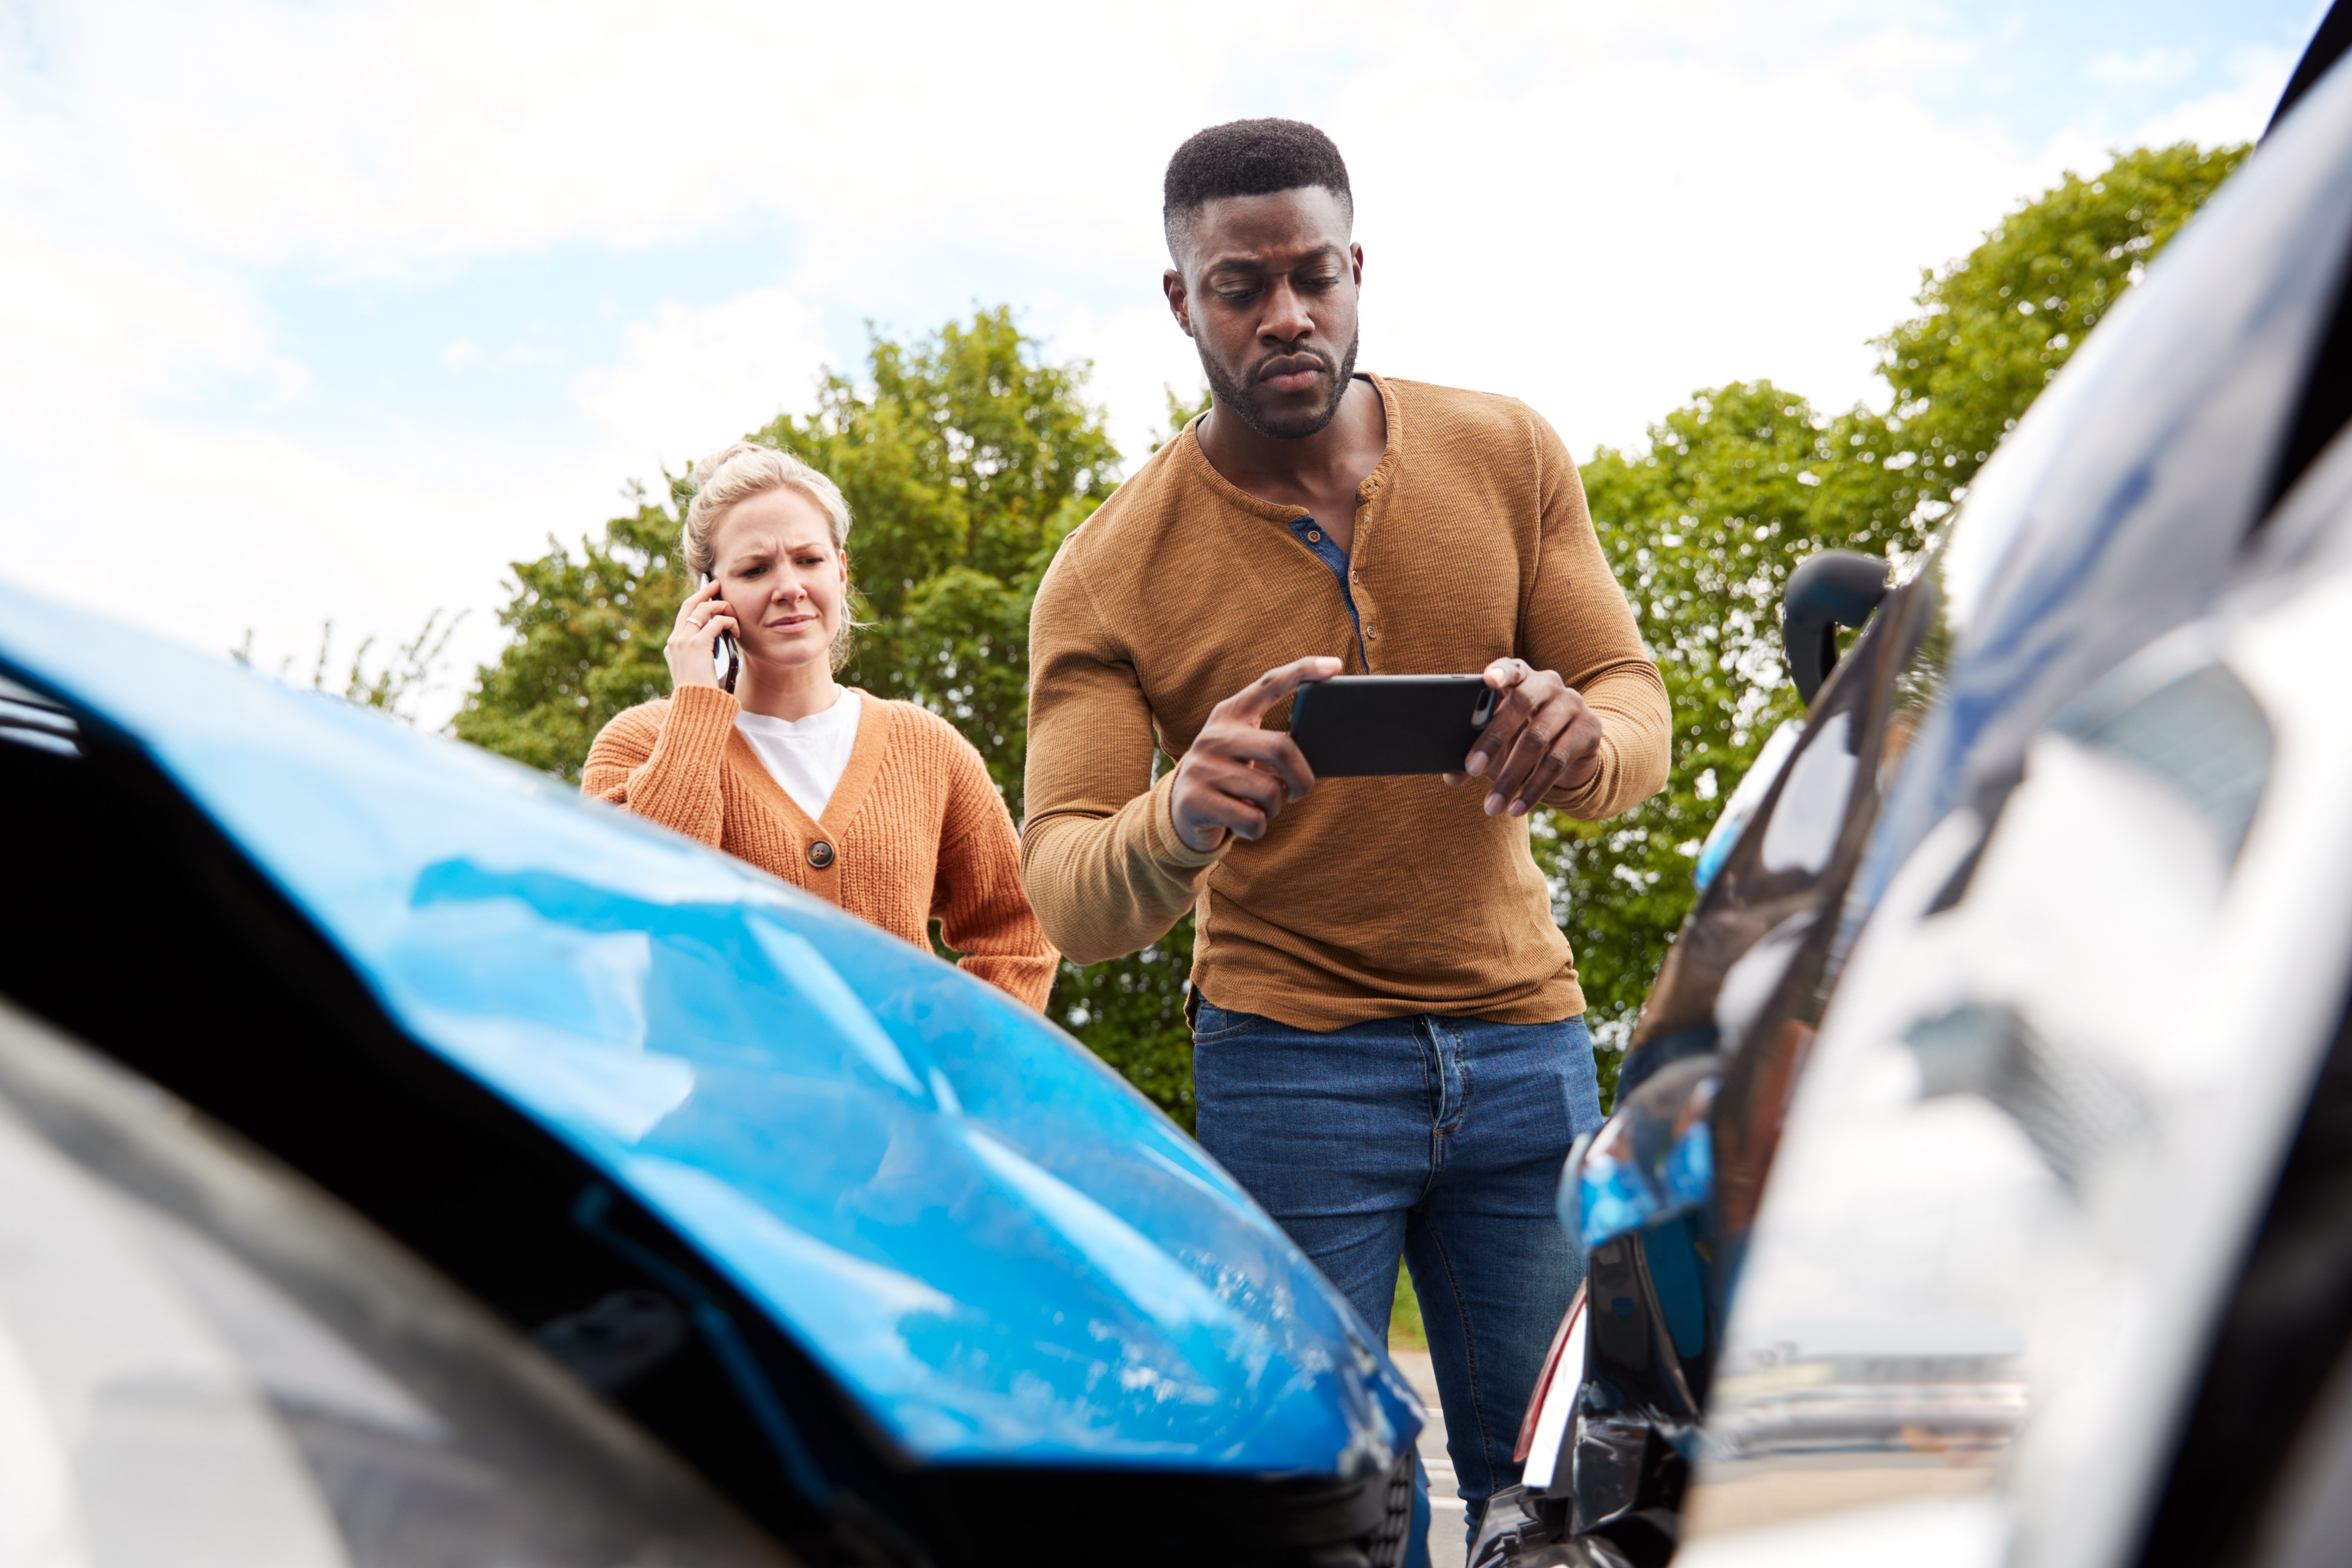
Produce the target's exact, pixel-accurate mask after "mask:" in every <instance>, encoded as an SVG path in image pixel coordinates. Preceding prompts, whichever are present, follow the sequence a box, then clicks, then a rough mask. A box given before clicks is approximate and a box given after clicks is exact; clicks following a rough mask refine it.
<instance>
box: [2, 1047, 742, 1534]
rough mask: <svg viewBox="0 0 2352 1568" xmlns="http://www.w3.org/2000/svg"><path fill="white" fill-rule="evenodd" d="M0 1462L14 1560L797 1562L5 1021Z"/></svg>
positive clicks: (215, 1139)
mask: <svg viewBox="0 0 2352 1568" xmlns="http://www.w3.org/2000/svg"><path fill="white" fill-rule="evenodd" d="M191 1048H195V1049H201V1048H203V1047H202V1046H201V1044H200V1043H198V1042H194V1041H192V1042H191ZM417 1157H418V1158H420V1159H427V1158H430V1157H431V1154H430V1151H429V1150H419V1151H418V1156H417ZM637 1305H638V1306H640V1307H642V1306H643V1305H644V1304H643V1303H638V1304H637ZM0 1456H5V1458H0V1465H5V1469H6V1472H7V1474H6V1479H5V1482H0V1493H5V1500H4V1501H0V1556H5V1557H7V1559H8V1560H9V1561H11V1562H16V1561H41V1562H47V1561H51V1560H52V1559H54V1560H55V1561H58V1562H89V1563H96V1564H104V1563H163V1562H198V1561H201V1562H218V1563H272V1564H283V1565H285V1568H310V1565H311V1564H316V1565H319V1568H428V1565H430V1568H452V1565H464V1564H481V1565H484V1568H488V1565H491V1564H496V1565H499V1568H623V1565H624V1564H626V1565H629V1568H655V1565H656V1564H659V1565H671V1564H675V1565H679V1568H683V1565H685V1564H688V1563H693V1564H705V1563H708V1564H714V1565H720V1568H751V1565H754V1564H757V1565H761V1568H776V1565H779V1564H782V1563H784V1562H786V1561H787V1560H786V1558H785V1557H784V1555H783V1554H782V1552H781V1551H780V1550H779V1549H778V1548H776V1547H775V1546H774V1545H772V1543H771V1542H770V1541H769V1539H768V1538H767V1537H765V1536H764V1535H762V1534H761V1533H759V1532H758V1531H756V1530H755V1529H754V1528H753V1527H751V1525H750V1524H749V1523H747V1522H746V1521H743V1520H742V1519H741V1518H740V1516H739V1515H737V1514H736V1513H735V1512H734V1511H733V1510H731V1509H730V1508H729V1507H728V1506H727V1505H726V1504H725V1503H724V1502H722V1501H721V1500H719V1499H718V1498H717V1497H716V1496H715V1495H714V1494H713V1493H711V1492H710V1491H709V1490H708V1489H706V1488H705V1487H704V1486H703V1485H702V1483H701V1482H700V1481H699V1480H698V1479H696V1478H695V1477H694V1476H693V1475H691V1474H690V1473H689V1472H688V1471H686V1470H685V1469H684V1468H682V1467H680V1466H679V1465H678V1464H677V1461H676V1460H674V1459H672V1458H669V1457H668V1456H667V1454H665V1453H664V1452H662V1451H661V1450H659V1449H657V1448H656V1447H654V1446H653V1445H652V1444H650V1443H649V1442H647V1441H646V1439H644V1438H643V1437H641V1436H638V1435H637V1434H636V1432H635V1430H634V1429H633V1428H631V1427H629V1426H626V1425H625V1423H624V1422H622V1421H621V1420H619V1419H618V1418H617V1417H616V1416H614V1415H613V1414H612V1413H610V1412H609V1411H607V1410H606V1409H605V1408H604V1407H603V1406H602V1405H599V1404H598V1403H597V1401H596V1400H595V1399H594V1397H593V1395H591V1394H589V1393H588V1392H587V1391H586V1390H585V1389H584V1388H583V1387H582V1386H581V1385H580V1384H578V1383H577V1382H576V1381H575V1380H574V1379H573V1378H572V1375H571V1374H569V1373H565V1372H563V1371H562V1370H561V1369H559V1368H558V1367H557V1366H556V1365H555V1363H553V1362H551V1361H549V1360H547V1359H545V1358H544V1357H542V1356H541V1354H540V1353H539V1352H535V1351H533V1350H531V1349H530V1347H529V1346H527V1345H526V1344H524V1342H522V1341H520V1339H518V1338H517V1337H516V1336H515V1335H514V1334H512V1333H511V1332H509V1331H507V1330H505V1329H504V1328H502V1327H500V1326H499V1324H497V1323H496V1322H495V1321H492V1320H490V1319H489V1318H488V1316H487V1315H486V1314H485V1313H483V1312H482V1311H481V1310H478V1309H477V1308H476V1307H474V1306H473V1305H472V1304H471V1303H469V1302H467V1300H464V1299H463V1298H461V1297H459V1296H458V1295H457V1293H456V1292H455V1291H454V1290H453V1289H450V1288H449V1287H448V1286H447V1285H446V1284H445V1283H443V1282H442V1281H441V1279H439V1278H438V1277H437V1276H436V1275H434V1274H432V1273H431V1272H429V1271H428V1270H426V1269H425V1268H423V1267H422V1266H421V1265H419V1264H417V1263H416V1262H415V1261H414V1260H412V1259H411V1258H408V1257H407V1256H406V1255H405V1254H404V1253H403V1252H401V1251H399V1250H398V1249H397V1248H396V1247H394V1246H393V1245H392V1244H391V1243H390V1242H388V1241H387V1240H385V1239H384V1238H383V1237H382V1236H380V1235H379V1234H377V1233H376V1232H374V1231H373V1230H372V1229H371V1228H369V1227H368V1226H365V1225H364V1224H362V1222H360V1221H359V1220H357V1219H356V1218H355V1217H353V1216H352V1215H350V1214H349V1213H348V1212H347V1211H345V1210H343V1209H342V1208H341V1207H340V1205H336V1204H334V1203H333V1202H332V1201H331V1200H329V1199H327V1198H325V1197H323V1196H322V1195H320V1194H318V1193H317V1192H316V1191H314V1190H312V1189H311V1188H310V1187H309V1186H308V1185H307V1184H304V1183H302V1182H301V1181H299V1178H295V1177H293V1176H290V1175H289V1174H288V1173H285V1172H283V1171H282V1170H280V1169H278V1168H277V1167H276V1166H274V1165H272V1164H271V1163H268V1161H266V1160H264V1159H263V1158H261V1157H259V1156H258V1155H257V1154H255V1153H253V1152H249V1151H247V1150H246V1149H243V1148H241V1147H239V1146H238V1145H236V1144H235V1143H234V1142H231V1141H230V1140H229V1139H227V1138H226V1137H225V1136H224V1135H222V1134H219V1133H217V1132H215V1131H213V1130H211V1129H210V1128H209V1127H208V1126H207V1125H205V1124H204V1123H203V1122H201V1121H198V1120H197V1119H196V1118H195V1117H194V1115H193V1114H192V1113H191V1112H189V1111H188V1110H186V1109H185V1108H184V1107H183V1106H181V1105H180V1104H179V1103H178V1102H177V1101H174V1100H169V1099H168V1098H166V1097H165V1096H163V1094H161V1093H160V1092H158V1091H156V1090H155V1089H152V1087H150V1086H148V1085H146V1084H145V1083H143V1082H142V1081H141V1080H138V1079H132V1078H131V1077H130V1076H129V1075H127V1074H125V1073H123V1072H121V1070H120V1069H118V1068H114V1067H112V1066H111V1065H110V1064H108V1063H105V1062H103V1061H102V1060H100V1058H96V1057H94V1056H92V1055H90V1054H89V1053H87V1052H85V1051H83V1050H82V1049H80V1048H79V1047H76V1046H73V1045H71V1044H69V1043H68V1042H67V1041H65V1040H64V1039H63V1038H62V1037H59V1036H58V1035H56V1034H55V1033H54V1032H52V1031H51V1030H49V1029H48V1028H47V1026H44V1025H41V1024H39V1023H37V1022H35V1021H33V1020H31V1019H29V1018H28V1017H26V1016H25V1015H23V1014H21V1013H18V1012H16V1010H15V1009H13V1008H11V1007H8V1006H6V1005H5V1004H0Z"/></svg>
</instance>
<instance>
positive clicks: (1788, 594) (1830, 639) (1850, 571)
mask: <svg viewBox="0 0 2352 1568" xmlns="http://www.w3.org/2000/svg"><path fill="white" fill-rule="evenodd" d="M1885 597H1886V562H1885V560H1884V559H1883V558H1882V557H1879V556H1876V555H1864V554H1862V553H1861V552H1858V551H1853V550H1824V551H1822V552H1821V553H1820V554H1818V555H1809V556H1807V557H1806V558H1805V559H1804V560H1802V561H1801V562H1799V563H1797V569H1796V570H1795V571H1794V572H1791V573H1790V574H1789V585H1788V587H1787V588H1785V589H1783V590H1782V591H1781V594H1780V640H1781V642H1782V643H1783V644H1784V645H1785V646H1786V647H1787V648H1788V652H1789V678H1790V679H1792V680H1794V681H1795V682H1796V683H1797V695H1798V696H1800V697H1801V698H1803V699H1804V700H1805V706H1806V707H1808V708H1811V706H1812V705H1813V694H1814V693H1815V692H1817V691H1819V690H1820V689H1822V681H1824V680H1827V679H1829V678H1830V671H1831V670H1832V669H1834V668H1837V661H1838V646H1837V629H1838V627H1840V626H1855V627H1859V626H1861V625H1862V624H1863V623H1864V621H1867V620H1868V619H1870V613H1871V612H1872V611H1873V610H1875V609H1876V608H1878V602H1879V601H1880V600H1881V599H1884V598H1885Z"/></svg>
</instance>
